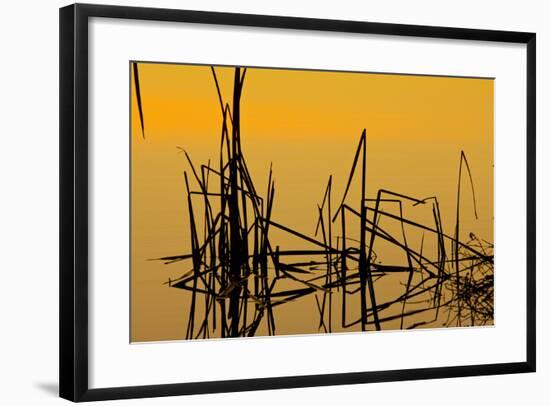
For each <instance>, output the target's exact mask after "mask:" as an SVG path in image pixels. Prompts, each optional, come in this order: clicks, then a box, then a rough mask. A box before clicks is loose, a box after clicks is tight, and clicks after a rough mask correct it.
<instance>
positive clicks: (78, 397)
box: [59, 4, 536, 402]
mask: <svg viewBox="0 0 550 406" xmlns="http://www.w3.org/2000/svg"><path fill="white" fill-rule="evenodd" d="M91 17H105V18H118V19H134V20H155V21H171V22H182V23H198V24H220V25H228V26H247V27H269V28H280V29H288V30H294V29H300V30H312V31H325V32H346V33H362V34H380V35H397V36H415V37H425V38H440V39H461V40H472V41H496V42H506V43H519V44H526V48H527V64H526V66H527V72H526V75H527V106H526V108H527V122H526V129H527V197H526V199H527V212H526V213H525V215H526V222H527V239H526V242H525V243H526V249H527V251H526V252H527V257H526V266H525V272H526V282H527V283H526V285H527V292H526V293H527V296H526V297H527V303H526V309H527V318H526V320H527V324H526V326H525V329H526V339H527V343H526V348H527V352H526V357H525V361H524V362H515V363H499V364H484V365H464V366H452V367H436V368H420V369H404V370H391V371H375V372H357V373H338V374H324V375H309V376H280V377H269V378H257V379H239V380H229V381H212V382H199V383H195V382H193V383H178V384H163V385H147V386H131V387H115V388H99V389H97V388H95V389H90V388H89V386H88V197H89V196H88V171H89V167H88V19H89V18H91ZM59 18H60V20H59V21H60V77H59V80H60V252H59V255H60V279H59V284H60V298H59V300H60V312H59V317H60V330H59V337H60V358H59V364H60V365H59V368H60V375H59V383H60V385H59V389H60V396H61V397H63V398H65V399H68V400H72V401H75V402H81V401H95V400H107V399H127V398H145V397H157V396H174V395H186V394H201V393H218V392H230V391H233V392H236V391H249V390H262V389H278V388H299V387H314V386H324V385H342V384H358V383H369V382H386V381H402V380H419V379H433V378H450V377H465V376H478V375H496V374H511V373H522V372H534V371H535V369H536V334H535V332H536V325H535V317H536V313H535V311H536V305H535V303H536V296H535V294H536V289H535V288H536V279H535V278H536V268H535V255H536V252H535V238H536V237H535V175H536V174H535V122H536V115H535V110H536V108H535V102H536V96H535V92H536V68H535V65H536V63H535V62H536V35H535V34H534V33H527V32H508V31H490V30H478V29H464V28H449V27H433V26H417V25H402V24H384V23H370V22H359V21H340V20H326V19H312V18H296V17H281V16H267V15H246V14H231V13H220V12H205V11H186V10H171V9H156V8H137V7H119V6H105V5H90V4H74V5H69V6H67V7H63V8H61V9H60V17H59Z"/></svg>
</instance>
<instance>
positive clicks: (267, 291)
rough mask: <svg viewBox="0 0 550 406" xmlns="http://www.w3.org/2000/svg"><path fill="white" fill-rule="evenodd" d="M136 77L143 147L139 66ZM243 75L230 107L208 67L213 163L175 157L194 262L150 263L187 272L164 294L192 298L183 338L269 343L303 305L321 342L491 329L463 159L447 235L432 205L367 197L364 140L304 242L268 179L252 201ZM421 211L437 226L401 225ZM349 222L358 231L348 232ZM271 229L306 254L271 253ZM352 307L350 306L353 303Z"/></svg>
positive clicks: (481, 249)
mask: <svg viewBox="0 0 550 406" xmlns="http://www.w3.org/2000/svg"><path fill="white" fill-rule="evenodd" d="M133 69H134V70H133V72H134V86H135V92H136V96H137V103H138V109H139V115H140V123H141V130H142V135H143V137H145V127H144V114H143V106H142V99H141V96H140V89H139V86H140V84H139V77H138V64H137V63H134V64H133ZM246 72H247V70H246V68H240V67H237V68H235V69H234V77H233V94H232V97H231V102H230V103H228V102H226V101H225V100H224V98H223V96H222V92H221V90H220V86H219V81H218V77H217V75H216V70H215V68H214V67H213V66H212V67H211V73H212V78H213V82H214V85H215V87H216V91H217V95H218V99H219V106H220V115H221V118H222V125H221V129H220V144H219V145H220V146H219V155H218V162H217V164H216V165H214V164H211V163H210V162H207V163H204V164H200V165H196V164H195V163H194V162H193V161H192V159H191V157H190V155H189V153H188V152H187V151H185V150H184V149H181V152H182V153H183V154H184V155H185V158H186V160H187V162H188V166H189V170H188V171H186V172H185V173H184V180H185V193H186V200H187V210H188V217H189V227H190V229H189V235H190V240H191V252H189V253H183V254H180V255H170V256H165V257H162V258H157V259H155V260H159V261H163V262H164V263H166V264H172V263H175V262H184V263H186V264H189V269H188V271H187V272H185V273H184V274H183V275H181V276H180V277H179V278H177V279H173V280H172V279H170V280H168V281H167V284H168V285H169V286H170V287H171V288H175V289H183V290H186V291H189V292H191V295H190V296H191V297H190V305H189V315H188V319H187V329H186V336H185V338H186V339H199V338H209V337H212V336H214V335H216V336H221V337H251V336H254V335H256V334H257V332H258V329H259V327H260V326H262V325H263V326H264V327H265V328H266V330H267V334H268V335H276V334H277V317H276V315H275V312H274V309H276V308H279V307H281V306H285V305H286V304H289V303H291V302H294V301H298V300H303V298H305V297H309V296H313V297H314V298H315V303H316V307H317V315H318V317H319V324H318V328H319V331H321V332H326V333H331V332H333V328H334V326H335V323H338V324H339V327H340V329H348V328H350V329H351V328H357V327H358V328H359V329H360V330H362V331H368V330H383V329H385V328H387V327H388V326H390V325H394V324H392V323H395V322H396V321H398V323H399V328H400V329H414V328H418V327H429V326H430V324H432V323H434V322H435V321H436V320H442V319H444V325H445V326H458V327H460V326H479V325H486V324H492V322H493V302H494V257H493V244H492V243H490V242H487V241H484V240H482V239H480V238H478V237H477V236H475V235H474V234H473V233H470V235H469V239H468V240H465V241H461V240H460V230H461V220H460V219H461V212H460V203H461V199H462V196H461V189H462V184H463V183H464V182H468V183H469V185H470V189H471V195H472V203H473V207H474V213H475V216H476V218H477V209H476V201H475V190H474V182H473V176H472V172H471V170H470V166H469V164H468V160H467V157H466V154H465V153H464V152H461V155H460V158H459V166H458V179H457V200H456V219H455V229H454V233H453V235H450V234H448V233H447V232H445V231H444V229H443V222H442V219H441V213H440V210H439V202H438V199H437V197H436V196H430V197H427V198H426V197H424V198H421V197H414V196H408V195H405V194H400V193H398V192H396V191H391V190H385V189H380V190H378V191H377V193H376V196H375V197H374V198H369V197H367V193H366V171H367V164H368V159H367V131H366V129H362V131H361V133H360V136H359V140H358V144H357V148H356V150H355V155H354V158H353V161H352V162H351V168H350V172H349V176H348V179H347V181H346V187H345V190H344V193H343V195H342V197H341V198H340V199H339V200H338V201H339V204H337V205H336V206H334V205H333V199H334V196H333V188H332V185H333V178H332V176H330V177H329V179H328V181H327V184H326V188H325V191H324V194H323V198H322V200H321V202H320V203H319V204H318V205H317V211H318V221H317V224H316V227H315V233H314V235H313V236H309V235H306V234H304V233H302V232H300V231H298V230H295V229H293V228H292V226H291V225H286V224H282V223H280V222H277V221H275V220H274V219H273V218H272V208H273V204H274V201H275V196H276V185H275V181H274V177H273V171H272V168H271V167H270V168H269V177H268V183H267V190H266V192H265V194H261V193H260V192H259V191H258V188H257V187H256V186H255V184H254V182H253V179H252V176H251V174H250V171H249V170H248V167H247V164H246V159H245V156H244V154H243V151H242V148H241V125H240V122H241V108H240V104H241V95H242V91H243V86H244V83H245V78H246ZM464 171H465V172H467V175H468V176H467V178H465V179H463V172H464ZM354 182H355V183H354ZM352 184H355V185H357V184H358V185H359V187H360V191H361V193H360V198H359V200H358V201H354V202H353V201H350V198H349V197H348V194H349V193H348V192H349V191H350V188H351V186H352ZM417 206H422V207H427V208H428V209H430V210H431V213H432V216H433V222H431V223H429V224H428V223H426V224H424V223H420V222H417V221H415V220H413V219H412V218H411V217H407V216H406V215H405V214H404V213H405V211H406V210H408V209H411V208H412V209H414V208H416V207H417ZM198 208H199V209H198ZM387 221H392V222H394V223H395V224H398V226H399V227H398V228H399V232H395V231H393V230H390V229H389V228H387V227H385V226H384V225H383V224H385V223H386V222H387ZM351 222H353V223H354V224H359V226H358V227H354V228H352V227H350V223H351ZM199 227H202V228H203V230H202V232H201V230H199ZM274 229H276V230H277V232H279V233H281V232H282V233H286V234H288V235H289V236H292V237H293V238H294V239H295V240H297V241H299V242H301V243H303V244H304V246H308V247H310V248H307V249H285V247H280V246H277V245H274V244H273V243H272V241H273V238H271V235H272V233H273V230H274ZM411 230H414V231H415V232H420V233H421V234H422V241H421V243H420V246H419V247H417V246H413V245H412V244H410V243H409V242H408V239H407V235H408V234H409V233H410V232H411ZM357 231H358V233H357ZM428 239H429V240H430V241H435V247H433V248H432V249H430V250H426V249H425V247H424V242H425V241H426V240H428ZM382 242H383V243H384V244H389V245H391V246H392V247H393V248H394V249H397V250H399V251H400V252H402V253H403V254H404V257H405V258H406V265H399V264H391V263H384V262H382V260H381V259H380V258H379V257H378V256H377V255H376V251H375V247H376V245H377V244H379V243H382ZM396 275H398V276H399V278H398V280H399V281H404V283H403V282H397V283H400V292H401V293H400V294H398V295H397V296H396V297H393V298H391V299H390V300H387V299H386V298H384V296H385V295H380V289H381V288H380V286H382V284H383V283H384V281H385V280H387V279H388V278H392V277H395V276H396ZM289 286H292V287H291V288H289ZM335 295H339V296H340V298H341V299H340V301H339V304H340V308H339V309H335V304H334V303H333V302H334V301H333V298H334V297H335ZM357 296H359V300H358V301H357V300H355V301H350V298H357ZM381 298H382V299H381ZM199 301H200V302H201V311H200V312H199V311H198V310H197V308H198V303H199ZM357 302H358V306H359V309H356V308H355V304H357ZM350 306H353V308H350ZM354 315H355V316H354ZM357 315H358V317H357Z"/></svg>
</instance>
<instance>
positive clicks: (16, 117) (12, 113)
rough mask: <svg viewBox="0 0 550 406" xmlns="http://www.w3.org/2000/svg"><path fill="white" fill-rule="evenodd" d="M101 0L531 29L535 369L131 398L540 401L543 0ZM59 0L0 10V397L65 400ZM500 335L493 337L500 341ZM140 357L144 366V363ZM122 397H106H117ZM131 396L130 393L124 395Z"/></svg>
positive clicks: (543, 360) (546, 33)
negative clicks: (60, 388)
mask: <svg viewBox="0 0 550 406" xmlns="http://www.w3.org/2000/svg"><path fill="white" fill-rule="evenodd" d="M101 2H102V3H106V4H123V5H136V6H155V7H169V8H187V9H202V10H216V11H232V12H242V13H257V14H274V15H291V16H307V17H317V18H332V19H350V20H368V21H379V22H390V23H408V24H426V25H444V26H455V27H468V28H488V29H499V30H518V31H535V32H537V42H538V48H537V53H538V55H537V57H538V61H537V69H538V77H537V81H538V86H537V91H538V95H537V103H538V106H537V114H538V124H537V132H538V142H537V149H538V151H537V161H538V164H537V167H538V168H537V170H538V181H537V188H538V196H537V205H538V208H539V209H538V213H537V216H538V231H537V239H538V242H537V250H538V253H539V255H538V260H537V266H538V289H537V293H538V301H537V306H538V318H537V319H538V320H537V322H538V344H539V345H538V371H539V372H537V373H536V374H524V375H509V376H497V377H494V376H493V377H474V378H462V379H446V380H432V381H419V382H401V383H384V384H369V385H354V386H339V387H325V388H313V389H312V388H308V389H294V390H278V391H264V392H249V393H239V394H221V395H202V396H193V397H186V398H185V399H182V398H164V399H154V400H151V399H146V400H135V401H132V403H133V404H136V405H137V404H155V405H172V404H180V403H181V402H186V404H188V405H211V404H212V405H213V404H217V403H219V402H224V404H225V405H233V404H252V403H256V404H261V405H262V406H263V405H271V404H273V405H275V404H277V405H279V404H285V403H286V404H298V403H303V402H307V403H311V404H319V405H321V404H327V405H332V404H342V403H344V402H345V403H346V404H356V403H367V402H372V403H374V404H376V402H384V404H388V405H394V404H403V403H406V404H407V405H423V406H427V405H431V404H434V405H435V404H443V405H445V406H451V405H463V404H465V403H466V404H472V405H477V404H495V405H496V404H498V405H516V404H533V405H544V404H548V403H549V402H550V390H549V389H548V387H549V386H550V369H549V368H550V359H549V354H550V353H549V352H548V351H547V350H546V342H545V341H547V340H548V338H547V337H548V334H547V333H548V328H549V320H548V317H547V316H546V314H547V311H548V307H549V306H550V301H549V300H548V298H547V297H545V291H546V290H547V289H548V281H547V278H546V277H545V275H544V269H545V268H546V267H547V266H548V265H549V262H550V261H549V260H548V258H547V257H546V255H545V254H546V251H548V247H546V238H545V237H546V236H547V233H544V232H543V230H545V229H548V228H549V227H550V224H549V217H548V216H547V215H545V213H544V212H543V211H544V206H545V205H547V204H548V201H549V192H550V190H549V189H550V185H549V184H548V182H546V175H547V174H548V170H549V165H548V164H547V163H544V162H543V159H544V157H545V155H548V153H550V150H549V148H550V144H549V143H548V142H547V141H546V140H545V136H546V133H547V127H548V119H547V118H546V117H545V116H544V112H545V111H547V110H548V108H549V106H548V105H547V103H548V96H549V95H550V82H549V80H548V78H547V74H546V72H545V70H546V71H548V66H547V65H548V57H549V55H550V48H549V43H550V25H549V24H548V17H549V16H550V10H548V7H547V6H546V2H544V1H528V0H523V1H513V2H508V1H483V2H482V1H470V0H462V1H460V2H454V3H450V2H443V1H420V0H414V1H407V0H402V1H389V0H388V1H366V0H365V1H361V2H353V1H351V0H339V1H337V2H335V1H331V2H325V3H321V2H320V1H319V0H317V1H312V2H307V1H305V0H278V1H269V2H267V1H262V2H259V1H252V0H231V1H223V0H203V1H199V0H193V1H176V0H161V1H150V0H149V1H144V0H141V1H124V0H115V1H108V0H103V1H101ZM65 4H67V3H65V2H63V1H57V0H56V1H53V0H49V1H34V0H32V1H29V0H27V1H19V2H16V1H11V2H4V3H3V4H2V11H1V13H0V30H1V36H0V49H1V52H2V53H1V55H2V59H1V60H0V137H1V138H0V139H1V144H0V257H1V258H2V262H1V265H0V326H1V327H0V331H1V333H0V379H1V380H0V403H1V404H6V405H19V404H29V405H34V404H40V405H50V404H52V405H53V404H62V403H63V402H65V401H63V400H61V399H58V398H57V374H58V366H57V356H58V355H57V354H58V351H57V339H58V334H57V330H58V299H57V298H58V286H57V285H58V276H57V269H58V234H57V233H58V225H57V223H58V197H57V196H58V7H60V6H62V5H65ZM497 345H498V343H497ZM144 367H146V366H144ZM119 403H120V404H122V402H114V403H113V404H119ZM128 404H129V403H128Z"/></svg>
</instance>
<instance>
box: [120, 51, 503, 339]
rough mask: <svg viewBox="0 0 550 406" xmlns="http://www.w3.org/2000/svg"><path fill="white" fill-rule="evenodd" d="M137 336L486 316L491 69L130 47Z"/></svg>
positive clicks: (474, 323) (357, 328) (447, 324)
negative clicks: (195, 61)
mask: <svg viewBox="0 0 550 406" xmlns="http://www.w3.org/2000/svg"><path fill="white" fill-rule="evenodd" d="M129 87H130V98H129V109H130V113H131V114H130V117H131V118H130V143H129V148H130V165H131V179H130V197H129V198H130V207H131V213H130V216H131V228H130V239H131V266H130V268H131V269H130V301H131V303H130V309H131V312H130V340H131V341H132V342H149V341H169V340H191V339H212V338H230V337H255V336H281V335H296V334H331V333H348V332H376V331H382V330H408V329H420V328H468V327H480V326H492V325H493V323H494V308H493V305H494V256H493V250H494V246H493V233H494V230H493V222H494V218H493V207H494V202H493V171H494V161H493V146H494V144H493V140H494V134H493V132H494V128H493V127H494V122H493V119H494V80H493V78H481V77H448V76H429V75H426V76H422V75H408V74H399V73H369V72H344V71H320V70H306V69H286V68H263V67H262V68H259V67H242V66H241V67H236V66H217V65H192V64H175V63H156V62H141V61H132V62H130V65H129Z"/></svg>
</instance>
